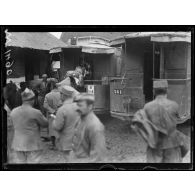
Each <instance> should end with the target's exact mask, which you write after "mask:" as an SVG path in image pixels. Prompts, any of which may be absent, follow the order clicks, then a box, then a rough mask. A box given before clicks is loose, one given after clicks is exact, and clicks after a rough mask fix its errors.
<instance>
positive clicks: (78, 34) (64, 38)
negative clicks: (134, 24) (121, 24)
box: [60, 29, 130, 43]
mask: <svg viewBox="0 0 195 195" xmlns="http://www.w3.org/2000/svg"><path fill="white" fill-rule="evenodd" d="M94 31H95V29H94ZM129 33H130V32H62V35H61V37H60V39H61V40H62V41H63V42H65V43H67V42H68V40H69V39H70V38H72V37H86V36H96V37H102V38H105V39H108V40H112V39H115V38H117V37H120V36H124V35H127V34H129Z"/></svg>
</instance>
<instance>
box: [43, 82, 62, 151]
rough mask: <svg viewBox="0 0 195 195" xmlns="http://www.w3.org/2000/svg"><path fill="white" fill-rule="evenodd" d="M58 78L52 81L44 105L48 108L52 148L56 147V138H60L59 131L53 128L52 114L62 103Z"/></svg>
mask: <svg viewBox="0 0 195 195" xmlns="http://www.w3.org/2000/svg"><path fill="white" fill-rule="evenodd" d="M57 82H58V81H57V79H53V80H51V81H50V85H51V89H52V90H51V92H50V93H48V94H47V95H46V96H45V100H44V104H43V107H44V108H45V110H46V116H47V119H48V121H49V127H48V128H49V136H50V137H51V142H52V149H53V148H55V140H56V138H58V133H57V132H56V131H54V130H53V128H52V120H51V117H50V114H56V112H57V109H58V108H59V107H60V106H61V105H62V103H61V98H60V97H61V96H60V91H59V90H58V88H57V86H56V83H57Z"/></svg>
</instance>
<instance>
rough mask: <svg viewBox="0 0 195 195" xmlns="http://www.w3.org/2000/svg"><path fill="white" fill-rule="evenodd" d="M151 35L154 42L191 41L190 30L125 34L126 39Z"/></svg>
mask: <svg viewBox="0 0 195 195" xmlns="http://www.w3.org/2000/svg"><path fill="white" fill-rule="evenodd" d="M143 37H150V40H151V41H154V42H178V41H182V42H189V43H190V42H191V33H190V32H136V33H130V34H128V35H126V36H125V39H132V38H143Z"/></svg>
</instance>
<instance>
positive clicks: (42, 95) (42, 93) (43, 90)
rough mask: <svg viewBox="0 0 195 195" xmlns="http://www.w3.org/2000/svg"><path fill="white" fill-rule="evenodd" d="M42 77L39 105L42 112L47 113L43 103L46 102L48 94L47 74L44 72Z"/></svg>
mask: <svg viewBox="0 0 195 195" xmlns="http://www.w3.org/2000/svg"><path fill="white" fill-rule="evenodd" d="M42 78H43V80H42V81H41V83H40V85H39V96H38V101H39V106H40V109H41V112H42V113H43V114H44V115H45V110H44V107H43V103H44V99H45V95H46V94H47V90H48V82H47V75H46V74H43V75H42Z"/></svg>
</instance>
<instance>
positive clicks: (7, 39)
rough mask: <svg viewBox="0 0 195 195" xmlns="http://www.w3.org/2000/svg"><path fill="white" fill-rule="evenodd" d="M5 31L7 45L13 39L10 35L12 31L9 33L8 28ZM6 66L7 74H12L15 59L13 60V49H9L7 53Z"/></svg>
mask: <svg viewBox="0 0 195 195" xmlns="http://www.w3.org/2000/svg"><path fill="white" fill-rule="evenodd" d="M5 33H6V45H7V44H8V43H9V42H10V41H11V39H10V36H11V33H9V32H8V31H7V29H6V30H5ZM4 55H5V61H6V62H5V67H6V69H7V76H9V75H11V74H12V69H11V67H12V65H13V64H14V60H11V50H10V49H9V50H7V51H6V52H5V53H4Z"/></svg>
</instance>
